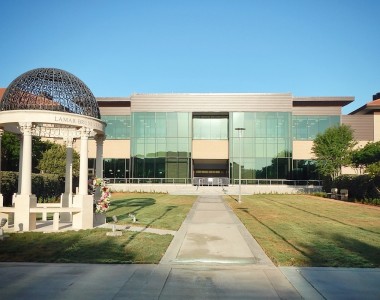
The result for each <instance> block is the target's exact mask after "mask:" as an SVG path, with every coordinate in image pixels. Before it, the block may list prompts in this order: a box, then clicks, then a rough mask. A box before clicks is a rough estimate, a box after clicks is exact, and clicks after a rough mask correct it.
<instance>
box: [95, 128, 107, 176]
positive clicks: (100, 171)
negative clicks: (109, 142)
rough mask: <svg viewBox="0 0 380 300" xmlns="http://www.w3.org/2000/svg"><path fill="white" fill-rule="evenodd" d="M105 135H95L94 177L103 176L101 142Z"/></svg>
mask: <svg viewBox="0 0 380 300" xmlns="http://www.w3.org/2000/svg"><path fill="white" fill-rule="evenodd" d="M105 139H106V137H105V136H104V135H96V137H95V141H96V166H95V168H96V174H95V175H96V177H98V178H103V143H104V140H105Z"/></svg>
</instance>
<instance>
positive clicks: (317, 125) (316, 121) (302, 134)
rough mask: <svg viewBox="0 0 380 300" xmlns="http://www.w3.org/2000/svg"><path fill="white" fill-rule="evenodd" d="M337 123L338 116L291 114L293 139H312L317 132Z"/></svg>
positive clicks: (338, 122) (338, 121) (338, 120)
mask: <svg viewBox="0 0 380 300" xmlns="http://www.w3.org/2000/svg"><path fill="white" fill-rule="evenodd" d="M339 124H340V116H293V126H292V128H293V139H294V140H300V141H302V140H307V141H312V140H314V139H315V138H316V136H317V134H318V133H323V132H324V131H325V130H326V129H327V128H329V127H332V126H335V125H339Z"/></svg>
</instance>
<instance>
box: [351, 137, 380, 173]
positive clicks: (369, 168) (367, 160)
mask: <svg viewBox="0 0 380 300" xmlns="http://www.w3.org/2000/svg"><path fill="white" fill-rule="evenodd" d="M352 164H353V166H354V167H356V168H364V169H365V171H366V172H368V173H369V174H370V175H380V142H375V143H368V144H366V145H365V146H364V147H363V148H360V149H357V150H355V151H354V152H353V154H352Z"/></svg>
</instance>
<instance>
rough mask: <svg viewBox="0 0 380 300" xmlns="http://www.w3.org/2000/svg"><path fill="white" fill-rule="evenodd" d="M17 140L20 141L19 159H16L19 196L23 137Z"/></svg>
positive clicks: (19, 192) (18, 191) (18, 192)
mask: <svg viewBox="0 0 380 300" xmlns="http://www.w3.org/2000/svg"><path fill="white" fill-rule="evenodd" d="M19 139H20V155H19V158H18V185H17V194H21V182H22V178H21V176H22V157H23V149H24V139H23V135H20V136H19Z"/></svg>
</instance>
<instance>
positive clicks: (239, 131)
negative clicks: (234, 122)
mask: <svg viewBox="0 0 380 300" xmlns="http://www.w3.org/2000/svg"><path fill="white" fill-rule="evenodd" d="M235 130H237V132H238V135H239V200H238V202H239V203H241V148H242V147H241V136H242V134H243V131H244V130H245V128H243V127H238V128H235Z"/></svg>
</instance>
